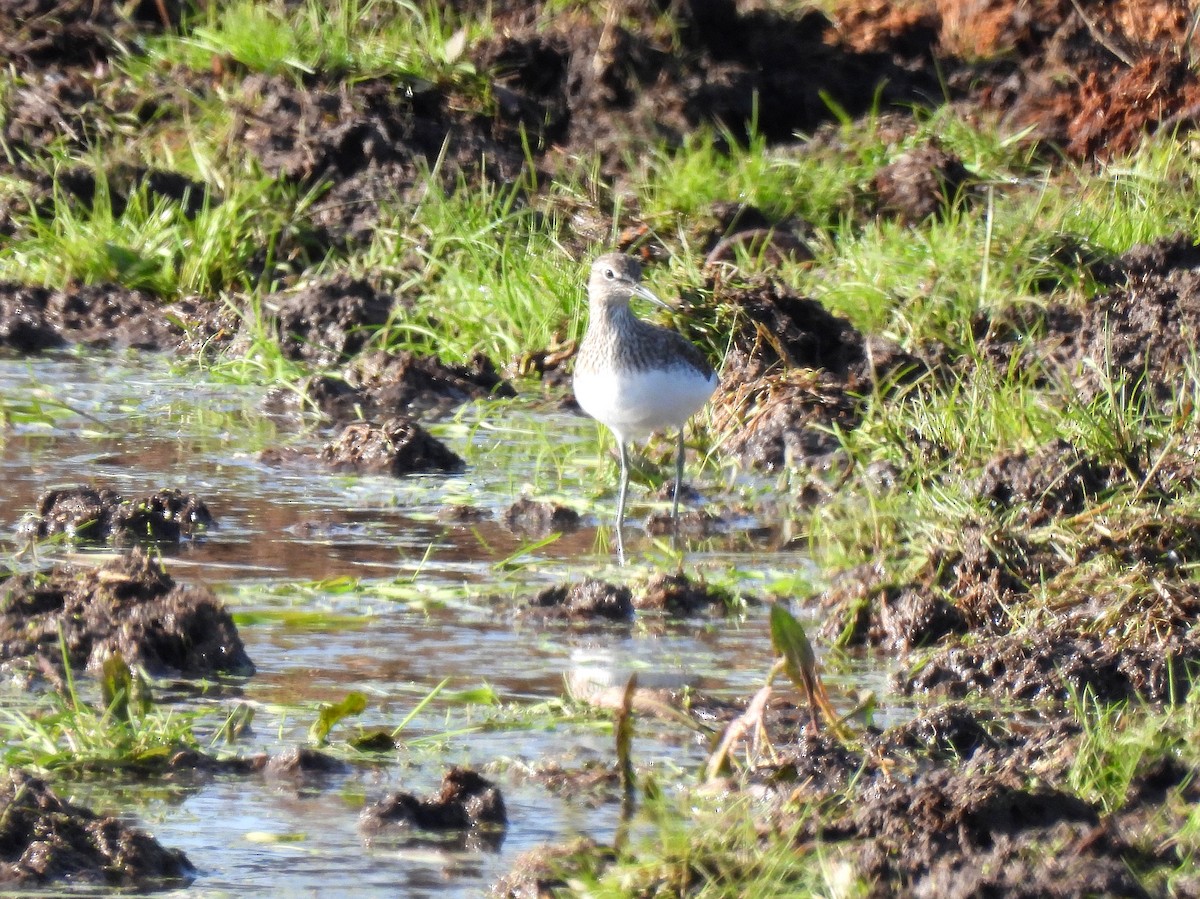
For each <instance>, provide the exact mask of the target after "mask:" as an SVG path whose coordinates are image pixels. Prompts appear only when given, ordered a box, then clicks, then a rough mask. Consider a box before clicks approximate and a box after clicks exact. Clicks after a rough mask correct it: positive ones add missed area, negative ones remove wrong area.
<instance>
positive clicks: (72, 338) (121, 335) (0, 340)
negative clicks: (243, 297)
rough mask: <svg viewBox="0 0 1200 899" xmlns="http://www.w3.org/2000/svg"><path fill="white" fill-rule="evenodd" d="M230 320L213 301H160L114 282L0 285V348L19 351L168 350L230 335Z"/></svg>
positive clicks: (225, 312)
mask: <svg viewBox="0 0 1200 899" xmlns="http://www.w3.org/2000/svg"><path fill="white" fill-rule="evenodd" d="M232 324H233V322H232V317H231V316H230V314H228V312H227V311H223V310H222V309H221V307H220V306H218V305H217V304H214V303H209V302H205V301H203V300H198V299H182V300H178V301H175V302H172V303H164V302H163V301H162V300H160V299H158V298H157V297H155V296H154V295H153V294H150V293H147V292H145V291H141V290H131V289H130V288H127V287H122V286H120V285H118V284H90V285H84V286H80V287H75V288H71V289H68V290H48V289H46V288H44V287H27V286H24V285H21V284H13V283H8V282H0V348H4V347H8V348H10V349H13V350H16V351H17V352H20V353H34V352H39V351H41V350H45V349H52V348H54V347H57V346H61V345H63V344H65V343H82V344H86V345H88V346H93V347H102V348H107V347H118V348H133V349H140V350H173V349H176V348H180V347H188V346H190V345H191V343H192V342H197V343H204V342H206V341H208V340H210V339H212V338H213V337H214V336H216V335H218V334H220V333H221V332H222V331H224V332H226V333H232Z"/></svg>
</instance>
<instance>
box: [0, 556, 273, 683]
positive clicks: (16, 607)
mask: <svg viewBox="0 0 1200 899" xmlns="http://www.w3.org/2000/svg"><path fill="white" fill-rule="evenodd" d="M60 635H61V639H62V641H63V644H64V645H65V647H66V663H67V664H69V665H70V666H71V668H72V669H74V670H84V669H86V670H88V671H89V672H92V673H97V672H99V671H100V670H101V669H102V666H103V664H104V661H105V659H106V658H108V657H109V656H110V655H112V654H114V653H120V654H121V655H122V656H123V657H124V659H125V660H126V661H127V662H128V663H129V665H130V666H138V665H140V666H143V667H144V668H146V669H147V670H148V671H149V672H151V673H152V674H156V675H160V674H161V675H168V676H171V675H184V676H188V677H203V676H211V675H215V674H237V675H248V674H252V673H253V672H254V665H253V663H252V662H251V661H250V658H249V657H248V656H247V655H246V650H245V648H244V647H243V645H242V640H241V637H240V636H239V635H238V632H237V627H236V626H235V625H234V623H233V618H232V616H231V615H230V614H229V611H228V610H227V609H226V608H225V606H224V605H223V604H222V603H221V601H220V600H219V599H218V598H217V597H216V595H214V594H213V593H212V592H211V591H210V590H208V589H207V588H204V587H195V586H187V585H179V584H176V583H175V581H174V580H172V579H171V577H170V576H169V575H168V574H167V573H166V572H165V571H164V570H163V569H162V567H161V566H160V565H159V564H157V563H155V562H152V561H151V560H150V559H149V558H148V557H147V556H146V554H145V553H143V552H142V551H141V550H136V549H135V550H134V551H133V552H132V553H130V554H129V555H127V556H123V557H121V558H119V559H116V560H114V561H112V562H109V563H108V564H106V565H103V566H101V567H99V568H88V569H77V568H72V567H68V566H56V567H55V568H53V569H52V570H51V571H49V572H47V573H44V574H27V575H15V576H12V577H10V578H8V579H7V580H4V581H0V659H2V660H3V663H4V664H5V665H6V666H7V667H10V668H11V667H21V668H23V669H25V670H28V669H29V667H30V664H31V663H32V664H34V665H36V666H37V667H38V668H39V669H40V670H41V671H43V672H44V673H49V674H51V675H53V674H54V673H55V672H61V669H62V665H63V657H62V652H61V651H60V647H59V638H60Z"/></svg>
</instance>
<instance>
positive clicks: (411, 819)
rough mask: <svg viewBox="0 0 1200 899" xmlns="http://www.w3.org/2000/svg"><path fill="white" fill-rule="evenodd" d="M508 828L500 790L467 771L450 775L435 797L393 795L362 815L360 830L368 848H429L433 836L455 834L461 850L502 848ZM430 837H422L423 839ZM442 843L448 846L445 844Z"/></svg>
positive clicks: (452, 769) (449, 772)
mask: <svg viewBox="0 0 1200 899" xmlns="http://www.w3.org/2000/svg"><path fill="white" fill-rule="evenodd" d="M507 827H508V811H507V809H506V808H505V806H504V797H503V796H502V795H501V794H500V790H499V788H498V787H497V786H496V785H495V784H494V783H492V782H491V781H490V780H488V779H486V778H485V777H483V776H482V775H480V774H478V773H477V772H475V771H472V770H471V769H469V768H461V767H454V768H451V769H450V770H449V771H448V772H446V776H445V777H444V778H443V779H442V786H441V789H440V790H439V791H438V793H437V795H435V796H430V797H428V798H425V799H421V798H419V797H417V796H414V795H413V794H412V793H406V792H397V793H392V794H390V795H388V796H386V797H385V798H383V799H381V800H379V801H378V802H376V803H374V804H373V805H369V806H367V807H366V808H364V809H363V811H362V814H361V815H360V816H359V830H360V831H361V832H362V833H363V835H364V837H365V838H366V839H367V840H368V842H372V843H373V842H378V841H381V840H387V841H391V842H395V841H402V842H405V843H409V844H412V843H420V842H421V841H422V840H424V841H426V842H428V840H429V834H430V833H433V834H438V833H440V834H451V835H453V839H455V840H457V841H458V842H459V843H460V844H461V845H462V847H463V848H469V849H473V850H476V851H478V850H483V849H491V850H495V849H498V848H499V847H500V845H501V844H502V843H503V841H504V832H505V830H506V829H507ZM422 832H424V833H425V834H426V836H425V837H423V838H422V837H421V833H422ZM440 842H442V843H444V840H441V841H440Z"/></svg>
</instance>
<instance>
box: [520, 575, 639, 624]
mask: <svg viewBox="0 0 1200 899" xmlns="http://www.w3.org/2000/svg"><path fill="white" fill-rule="evenodd" d="M529 612H530V613H535V614H540V615H543V616H545V617H547V618H567V619H573V620H574V619H579V620H589V619H595V618H602V619H607V620H609V621H630V620H631V619H632V618H633V613H634V609H633V593H632V592H631V591H630V590H629V588H628V587H617V586H614V585H613V584H610V583H608V582H607V581H601V580H597V579H596V578H588V579H587V580H585V581H583V582H582V583H578V584H570V585H567V586H557V587H548V588H547V589H545V590H543V591H542V592H541V593H539V594H537V596H535V597H533V599H531V600H530V601H529Z"/></svg>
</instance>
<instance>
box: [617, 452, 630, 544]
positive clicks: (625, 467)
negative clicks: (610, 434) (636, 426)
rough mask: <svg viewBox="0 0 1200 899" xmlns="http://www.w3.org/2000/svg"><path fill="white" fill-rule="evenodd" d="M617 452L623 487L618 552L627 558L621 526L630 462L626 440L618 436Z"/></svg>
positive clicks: (618, 530) (620, 495)
mask: <svg viewBox="0 0 1200 899" xmlns="http://www.w3.org/2000/svg"><path fill="white" fill-rule="evenodd" d="M617 453H618V454H619V455H620V457H621V487H620V490H619V491H618V493H617V554H618V555H619V556H620V557H621V559H622V561H624V558H625V544H624V541H623V540H622V538H621V528H622V527H624V525H625V494H626V493H627V492H628V491H629V462H628V460H627V459H626V457H625V441H624V440H622V439H620V438H619V437H618V438H617Z"/></svg>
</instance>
